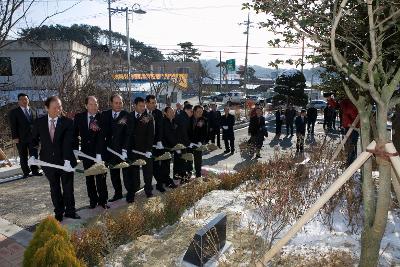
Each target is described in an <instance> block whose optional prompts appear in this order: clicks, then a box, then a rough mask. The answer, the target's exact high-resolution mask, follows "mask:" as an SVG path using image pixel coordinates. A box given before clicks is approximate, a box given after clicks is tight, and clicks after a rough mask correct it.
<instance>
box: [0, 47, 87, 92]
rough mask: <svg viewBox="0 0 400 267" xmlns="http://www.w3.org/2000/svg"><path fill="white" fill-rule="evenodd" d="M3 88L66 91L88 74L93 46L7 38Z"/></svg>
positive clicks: (1, 62) (0, 66)
mask: <svg viewBox="0 0 400 267" xmlns="http://www.w3.org/2000/svg"><path fill="white" fill-rule="evenodd" d="M7 42H8V44H7V45H5V46H4V47H2V48H1V49H0V90H34V89H36V90H37V89H39V90H44V89H47V90H66V89H67V88H66V87H68V86H70V85H77V86H78V85H80V84H82V83H84V82H85V80H86V78H87V77H88V75H89V59H90V55H91V50H90V48H88V47H86V46H84V45H81V44H79V43H77V42H74V41H7Z"/></svg>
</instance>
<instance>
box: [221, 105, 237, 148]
mask: <svg viewBox="0 0 400 267" xmlns="http://www.w3.org/2000/svg"><path fill="white" fill-rule="evenodd" d="M234 125H235V116H233V115H232V114H229V106H225V107H224V115H223V116H222V117H221V128H222V139H223V140H224V143H225V151H224V153H225V154H226V153H231V155H233V153H235V133H234V131H233V126H234Z"/></svg>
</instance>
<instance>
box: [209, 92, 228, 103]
mask: <svg viewBox="0 0 400 267" xmlns="http://www.w3.org/2000/svg"><path fill="white" fill-rule="evenodd" d="M224 96H226V94H225V93H220V94H216V95H213V96H212V97H211V100H212V101H214V102H222V101H224Z"/></svg>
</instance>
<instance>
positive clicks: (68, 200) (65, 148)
mask: <svg viewBox="0 0 400 267" xmlns="http://www.w3.org/2000/svg"><path fill="white" fill-rule="evenodd" d="M44 104H45V107H46V110H47V113H48V115H47V116H43V117H41V118H39V119H37V120H36V122H35V124H34V127H33V131H32V132H33V134H32V149H33V151H34V154H35V155H37V150H38V148H39V144H40V153H39V155H40V160H42V161H45V162H48V163H52V164H56V165H61V166H63V167H64V170H61V169H57V168H52V167H43V171H44V174H45V175H46V177H47V179H48V180H49V183H50V193H51V200H52V202H53V205H54V213H55V217H56V219H57V220H58V221H62V220H63V217H68V218H72V219H80V217H79V215H77V214H76V211H75V198H74V172H73V171H74V169H73V167H74V166H76V164H77V162H76V159H75V156H74V153H73V150H72V143H73V132H74V126H73V121H72V120H71V119H69V118H67V117H64V116H62V104H61V100H60V99H59V98H58V97H57V96H51V97H49V98H47V100H46V101H45V103H44ZM61 186H62V189H61Z"/></svg>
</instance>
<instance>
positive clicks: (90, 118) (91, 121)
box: [89, 116, 94, 129]
mask: <svg viewBox="0 0 400 267" xmlns="http://www.w3.org/2000/svg"><path fill="white" fill-rule="evenodd" d="M93 123H94V116H90V117H89V129H91V128H92V124H93Z"/></svg>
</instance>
